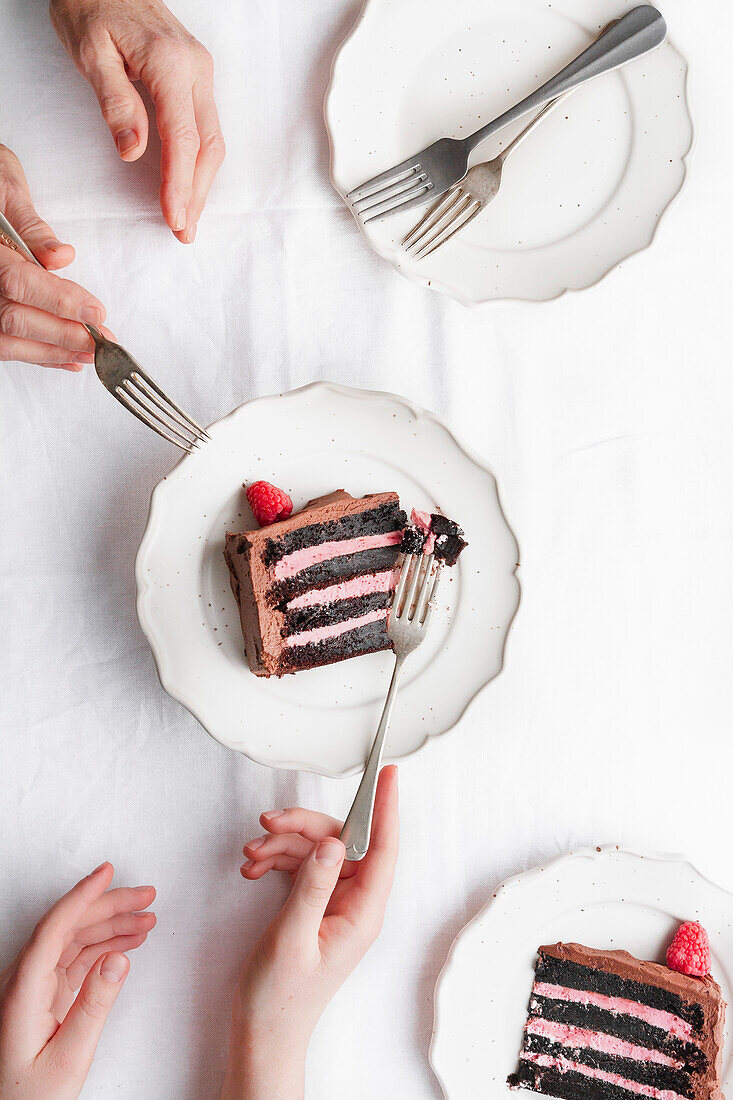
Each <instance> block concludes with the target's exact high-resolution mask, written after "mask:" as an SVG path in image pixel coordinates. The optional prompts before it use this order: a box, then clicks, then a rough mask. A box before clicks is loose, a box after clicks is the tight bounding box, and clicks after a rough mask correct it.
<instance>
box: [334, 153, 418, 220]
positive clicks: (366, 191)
mask: <svg viewBox="0 0 733 1100" xmlns="http://www.w3.org/2000/svg"><path fill="white" fill-rule="evenodd" d="M432 188H433V184H432V182H431V180H430V179H429V178H428V174H427V172H425V171H423V169H422V168H421V166H420V164H419V163H414V162H412V161H409V160H405V161H403V162H402V164H398V165H397V166H396V167H395V168H390V169H389V170H388V171H387V172H382V173H381V174H380V175H378V176H374V177H373V178H372V179H370V180H367V181H366V183H362V184H361V186H360V187H355V188H354V190H353V191H349V193H348V195H347V196H346V198H347V199H348V200H349V202H350V203H351V205H352V208H353V210H354V213H355V214H357V215H358V216H359V217H360V218H361V219H362V220H363V222H364V224H365V225H366V223H367V222H370V221H372V220H374V219H375V218H383V217H386V216H387V215H388V214H392V213H394V212H395V211H396V210H400V209H401V208H402V207H405V208H406V209H407V208H409V207H411V206H415V205H417V204H418V203H421V202H424V200H425V196H426V195H428V194H429V192H430V191H431V190H432Z"/></svg>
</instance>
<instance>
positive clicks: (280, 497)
mask: <svg viewBox="0 0 733 1100" xmlns="http://www.w3.org/2000/svg"><path fill="white" fill-rule="evenodd" d="M246 492H247V500H248V501H249V506H250V508H251V509H252V512H253V513H254V517H255V519H256V520H257V522H258V523H259V525H260V527H269V526H270V524H271V523H275V522H276V521H278V520H281V519H287V518H288V516H289V515H290V513H291V512H292V510H293V502H292V500H291V499H290V497H289V496H288V494H287V493H286V492H283V490H282V489H278V487H277V485H271V484H270V482H269V481H253V482H252V484H251V485H250V486H249V488H248V489H247V490H246Z"/></svg>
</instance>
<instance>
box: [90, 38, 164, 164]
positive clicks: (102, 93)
mask: <svg viewBox="0 0 733 1100" xmlns="http://www.w3.org/2000/svg"><path fill="white" fill-rule="evenodd" d="M84 75H85V76H86V78H87V80H88V81H89V83H90V84H91V86H92V87H93V88H94V91H95V92H96V94H97V99H98V100H99V106H100V108H101V110H102V117H103V118H104V121H105V122H106V123H107V125H108V126H109V129H110V132H111V134H112V137H113V138H114V140H115V145H116V146H117V152H118V153H119V154H120V156H121V157H122V159H123V160H127V161H132V160H137V159H138V158H139V157H141V156H142V155H143V153H144V152H145V147H146V145H147V143H148V115H147V111H146V110H145V104H144V103H143V101H142V99H141V98H140V93H139V92H138V91H137V89H136V88H135V86H134V85H133V83H132V81H131V80H130V78H129V76H128V75H127V71H126V69H125V63H124V61H123V59H122V57H121V56H120V54H119V53H118V51H117V49H116V48H115V45H114V43H113V42H111V41H109V42H108V43H107V45H106V46H104V47H100V48H99V49H98V50H97V52H96V54H95V55H94V60H93V63H92V64H91V65H87V67H86V69H85V72H84Z"/></svg>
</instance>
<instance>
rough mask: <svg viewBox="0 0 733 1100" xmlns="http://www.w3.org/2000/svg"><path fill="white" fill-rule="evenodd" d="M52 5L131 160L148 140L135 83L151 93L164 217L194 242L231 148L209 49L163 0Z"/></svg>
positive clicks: (65, 0) (56, 0)
mask: <svg viewBox="0 0 733 1100" xmlns="http://www.w3.org/2000/svg"><path fill="white" fill-rule="evenodd" d="M50 11H51V21H52V23H53V25H54V27H55V29H56V33H57V34H58V36H59V38H60V39H61V41H62V42H63V44H64V46H65V47H66V50H67V52H68V54H69V56H70V57H71V59H72V61H73V62H74V64H75V65H76V67H77V69H78V70H79V72H80V73H81V74H82V76H84V77H85V78H86V79H87V80H88V81H89V83H90V84H91V86H92V87H93V89H94V91H95V92H96V95H97V99H98V100H99V106H100V108H101V110H102V115H103V117H104V120H105V122H106V123H107V125H108V126H109V128H110V131H111V133H112V137H113V138H114V140H115V144H116V146H117V151H118V153H119V155H120V156H121V157H122V159H123V160H125V161H133V160H137V159H138V158H139V157H141V156H142V155H143V153H144V152H145V148H146V146H147V142H148V117H147V113H146V111H145V106H144V104H143V101H142V99H141V98H140V95H139V93H138V91H137V89H136V88H135V86H134V83H133V82H134V81H142V83H143V84H144V85H145V87H146V88H147V89H148V91H149V92H150V95H151V96H152V98H153V101H154V103H155V114H156V121H157V126H158V132H159V134H160V138H161V144H162V154H161V165H160V175H161V184H160V205H161V208H162V211H163V216H164V217H165V220H166V222H167V224H168V225H169V226H170V228H171V229H172V230H173V232H174V233H175V235H176V237H177V238H178V240H179V241H181V242H183V243H189V242H191V241H193V239H194V237H195V236H196V227H197V225H198V221H199V218H200V217H201V212H202V210H203V208H204V203H205V202H206V198H207V195H208V194H209V190H210V188H211V185H212V183H213V182H214V177H215V176H216V173H217V172H218V170H219V168H220V166H221V163H222V161H223V160H224V153H225V148H224V138H223V136H222V133H221V127H220V126H219V116H218V114H217V111H216V104H215V102H214V64H213V61H212V59H211V55H210V54H209V52H208V50H206V49H205V48H204V47H203V46H202V45H201V43H200V42H198V41H197V40H196V39H195V38H194V37H193V36H192V35H191V34H189V33H188V31H187V30H186V28H185V27H184V26H183V25H182V24H181V23H179V22H178V20H177V19H176V18H175V16H174V15H172V13H171V12H170V11H169V10H168V8H167V7H166V6H165V4H163V3H161V0H51V4H50Z"/></svg>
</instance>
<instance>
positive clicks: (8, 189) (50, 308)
mask: <svg viewBox="0 0 733 1100" xmlns="http://www.w3.org/2000/svg"><path fill="white" fill-rule="evenodd" d="M0 210H2V211H3V212H4V213H5V214H6V215H7V217H8V220H9V222H10V224H11V225H12V226H13V227H14V228H15V229H16V230H17V231H18V233H20V235H21V237H22V238H23V240H24V241H25V243H26V244H27V245H28V247H29V248H30V250H31V252H32V253H33V254H34V256H35V257H36V258H37V259H38V260H40V262H41V263H42V264H43V266H44V267H46V268H49V269H50V270H49V271H42V270H41V268H40V267H36V265H35V264H32V263H31V262H30V261H29V260H25V259H23V257H22V256H21V255H20V254H19V253H18V252H16V251H15V250H14V249H12V248H10V247H8V246H6V245H5V244H4V243H3V241H2V237H0V360H20V362H23V363H40V364H41V365H42V366H44V367H63V368H64V369H65V370H71V371H79V370H81V369H82V364H84V363H93V362H94V354H93V352H94V341H93V340H92V338H91V336H90V335H89V333H88V332H87V330H86V329H85V328H84V326H83V325H82V324H80V322H82V321H87V322H88V323H89V324H91V325H97V326H98V327H100V328H101V322H102V321H103V320H104V317H105V311H104V306H103V305H102V303H101V302H100V301H99V300H98V299H97V298H95V297H94V295H93V294H90V293H89V291H88V290H84V288H83V287H80V286H79V285H78V284H77V283H72V282H71V281H70V280H69V279H60V278H59V277H58V275H52V274H51V271H53V270H55V269H57V268H60V267H66V266H67V265H68V264H70V263H71V261H72V260H73V259H74V255H75V253H74V249H73V248H72V247H71V245H70V244H62V243H61V241H59V240H58V238H57V237H56V235H55V233H53V232H52V231H51V229H49V227H48V225H46V223H45V222H44V221H41V219H40V218H39V216H38V214H37V213H36V210H35V207H34V206H33V201H32V199H31V193H30V190H29V188H28V183H27V181H26V178H25V176H24V175H23V169H22V168H21V166H20V162H19V161H18V158H17V157H16V156H15V154H14V153H11V151H10V149H6V147H5V146H4V145H0ZM103 331H105V332H106V333H107V335H111V333H110V332H109V330H107V329H104V330H103Z"/></svg>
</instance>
